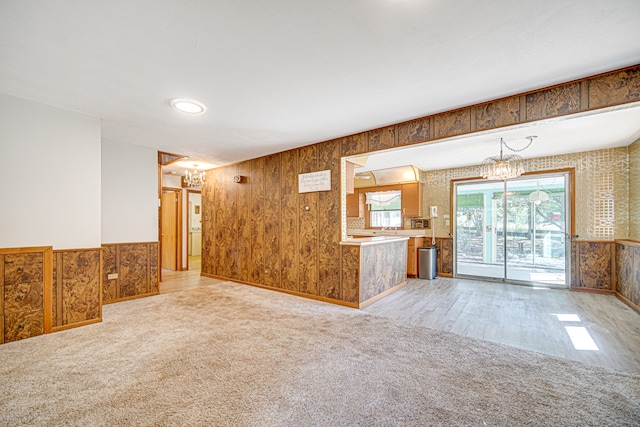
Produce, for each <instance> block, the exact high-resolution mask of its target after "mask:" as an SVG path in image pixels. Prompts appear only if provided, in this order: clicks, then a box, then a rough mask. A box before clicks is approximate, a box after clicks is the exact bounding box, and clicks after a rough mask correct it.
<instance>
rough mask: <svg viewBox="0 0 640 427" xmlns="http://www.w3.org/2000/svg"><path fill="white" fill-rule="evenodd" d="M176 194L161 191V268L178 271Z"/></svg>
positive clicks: (169, 191) (174, 192)
mask: <svg viewBox="0 0 640 427" xmlns="http://www.w3.org/2000/svg"><path fill="white" fill-rule="evenodd" d="M178 208H179V205H178V194H177V192H176V191H172V190H163V192H162V199H161V202H160V218H161V221H160V232H161V236H160V245H161V251H162V268H167V269H169V270H177V269H178Z"/></svg>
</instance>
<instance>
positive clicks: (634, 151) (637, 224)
mask: <svg viewBox="0 0 640 427" xmlns="http://www.w3.org/2000/svg"><path fill="white" fill-rule="evenodd" d="M629 238H630V239H632V240H637V241H640V139H639V140H637V141H636V142H634V143H633V144H631V145H630V146H629Z"/></svg>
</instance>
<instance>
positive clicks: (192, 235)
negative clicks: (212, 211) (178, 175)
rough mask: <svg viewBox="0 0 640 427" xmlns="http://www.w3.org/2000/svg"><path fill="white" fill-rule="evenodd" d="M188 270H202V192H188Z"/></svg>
mask: <svg viewBox="0 0 640 427" xmlns="http://www.w3.org/2000/svg"><path fill="white" fill-rule="evenodd" d="M187 209H188V211H187V212H188V213H187V230H188V234H187V239H188V240H187V269H188V270H200V265H201V262H200V261H201V253H202V196H201V194H200V191H196V190H188V191H187Z"/></svg>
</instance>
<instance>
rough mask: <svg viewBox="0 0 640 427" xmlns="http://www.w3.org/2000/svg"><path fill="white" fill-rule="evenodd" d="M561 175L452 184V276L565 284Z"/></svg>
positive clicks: (565, 184)
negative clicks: (453, 274) (453, 232)
mask: <svg viewBox="0 0 640 427" xmlns="http://www.w3.org/2000/svg"><path fill="white" fill-rule="evenodd" d="M568 180H569V176H568V174H567V173H556V174H540V175H531V176H525V177H520V178H517V179H513V180H508V181H504V182H502V181H500V182H496V181H465V182H458V183H455V184H454V186H455V198H454V205H455V216H454V226H455V228H454V231H455V234H454V237H455V273H456V276H459V277H465V276H466V277H477V278H485V279H489V280H497V281H504V282H511V283H521V284H536V285H545V286H554V287H566V286H568V283H569V281H568V271H569V267H568V261H569V258H568V256H567V254H568V249H569V248H568V242H567V237H568V230H569V221H568V218H569V215H568V211H569V205H568V200H569V197H568V196H569V195H568V192H567V191H566V189H567V188H569V187H568Z"/></svg>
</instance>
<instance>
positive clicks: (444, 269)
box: [425, 237, 453, 277]
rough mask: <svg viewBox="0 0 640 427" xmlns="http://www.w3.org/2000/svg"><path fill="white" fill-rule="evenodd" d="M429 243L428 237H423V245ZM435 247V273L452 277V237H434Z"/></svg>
mask: <svg viewBox="0 0 640 427" xmlns="http://www.w3.org/2000/svg"><path fill="white" fill-rule="evenodd" d="M427 242H428V243H429V244H430V243H431V240H430V239H429V237H426V238H425V245H426V244H427ZM436 248H437V249H438V253H437V258H436V268H437V269H438V271H437V274H438V275H440V276H444V277H453V238H451V237H436Z"/></svg>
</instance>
